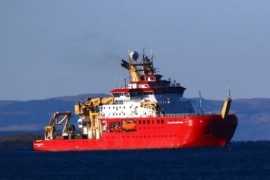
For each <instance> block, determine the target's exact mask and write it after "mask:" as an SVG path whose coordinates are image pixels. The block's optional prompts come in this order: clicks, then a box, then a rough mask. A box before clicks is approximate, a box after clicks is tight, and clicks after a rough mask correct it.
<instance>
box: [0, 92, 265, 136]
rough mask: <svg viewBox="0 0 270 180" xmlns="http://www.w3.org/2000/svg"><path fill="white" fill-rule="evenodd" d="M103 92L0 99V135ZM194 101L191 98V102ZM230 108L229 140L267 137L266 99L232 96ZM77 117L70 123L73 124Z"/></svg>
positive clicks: (207, 104) (209, 105)
mask: <svg viewBox="0 0 270 180" xmlns="http://www.w3.org/2000/svg"><path fill="white" fill-rule="evenodd" d="M105 96H108V95H106V94H83V95H78V96H65V97H55V98H50V99H44V100H31V101H1V100H0V136H4V135H7V134H8V135H10V134H18V133H19V132H25V133H27V132H30V133H31V132H40V133H42V132H43V127H44V126H45V125H46V124H48V122H49V119H50V117H51V115H52V114H53V113H54V112H56V111H71V112H74V104H75V103H77V102H79V101H84V100H86V98H88V97H105ZM196 104H198V102H197V103H196V102H195V106H196ZM222 105H223V101H215V100H203V108H204V109H205V110H206V111H220V109H221V107H222ZM194 108H195V109H196V107H194ZM231 109H232V110H233V111H235V112H236V114H237V117H238V121H239V123H238V127H237V129H236V133H235V135H234V137H233V140H235V141H239V140H269V139H270V131H269V129H270V99H266V98H254V99H236V100H233V103H232V107H231ZM77 119H78V117H76V116H75V117H73V118H72V119H71V123H74V124H76V123H77Z"/></svg>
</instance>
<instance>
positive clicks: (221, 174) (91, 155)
mask: <svg viewBox="0 0 270 180" xmlns="http://www.w3.org/2000/svg"><path fill="white" fill-rule="evenodd" d="M0 167H1V168H0V179H39V180H41V179H57V180H60V179H80V180H81V179H270V142H269V141H257V142H231V143H230V144H229V145H228V146H227V147H225V148H185V149H159V150H129V151H88V152H58V153H44V152H43V153H42V152H36V151H33V150H32V149H31V147H29V148H26V149H2V150H1V151H0Z"/></svg>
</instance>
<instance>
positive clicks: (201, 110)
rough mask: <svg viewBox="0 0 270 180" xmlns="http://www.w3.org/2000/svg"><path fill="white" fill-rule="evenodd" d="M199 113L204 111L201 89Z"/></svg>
mask: <svg viewBox="0 0 270 180" xmlns="http://www.w3.org/2000/svg"><path fill="white" fill-rule="evenodd" d="M197 113H204V109H203V108H202V95H201V91H199V107H198V110H197Z"/></svg>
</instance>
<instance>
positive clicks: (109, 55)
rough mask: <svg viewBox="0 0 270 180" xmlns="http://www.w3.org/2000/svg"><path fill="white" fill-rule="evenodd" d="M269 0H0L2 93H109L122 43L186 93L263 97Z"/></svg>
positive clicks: (124, 53) (29, 96)
mask: <svg viewBox="0 0 270 180" xmlns="http://www.w3.org/2000/svg"><path fill="white" fill-rule="evenodd" d="M269 9H270V1H269V0H258V1H254V0H238V1H235V0H221V1H216V0H204V1H201V0H170V1H156V0H136V1H131V0H117V1H110V0H98V1H94V0H78V1H72V0H38V1H37V0H27V1H21V0H1V1H0V83H1V85H0V100H22V101H26V100H34V99H46V98H52V97H58V96H72V95H79V94H86V93H109V92H110V90H112V89H113V88H117V87H120V86H121V85H123V84H124V80H123V79H124V77H127V78H128V74H127V71H126V70H125V69H123V68H122V67H121V66H120V62H121V59H126V60H127V59H128V50H136V51H138V52H139V53H141V51H142V48H144V49H145V51H146V54H148V55H150V50H153V53H154V65H155V67H156V68H158V73H160V74H162V75H163V77H164V79H169V78H171V79H172V80H176V82H179V83H181V85H182V86H183V87H185V88H187V89H186V92H185V94H184V96H185V97H187V98H193V97H198V96H199V91H201V93H202V96H203V98H206V99H213V100H223V99H224V98H225V97H226V96H227V92H228V89H230V90H231V96H232V98H233V99H242V98H270V84H269V77H270V70H269V69H270V20H269V17H270V11H269Z"/></svg>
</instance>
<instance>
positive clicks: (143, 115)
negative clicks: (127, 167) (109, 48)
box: [33, 51, 238, 151]
mask: <svg viewBox="0 0 270 180" xmlns="http://www.w3.org/2000/svg"><path fill="white" fill-rule="evenodd" d="M138 58H139V54H138V53H137V52H136V51H132V52H130V54H129V61H128V62H127V61H125V60H122V64H121V65H122V67H124V68H126V69H127V70H129V73H130V82H129V83H128V84H126V85H125V86H124V87H122V88H116V89H113V90H112V91H111V95H112V96H111V97H106V98H92V99H90V98H88V99H87V100H86V101H85V102H83V103H78V104H75V114H77V115H78V116H79V120H78V128H80V129H81V130H80V132H79V131H78V130H77V132H76V128H75V125H73V124H69V120H70V118H71V113H70V112H56V113H54V115H53V116H52V118H51V121H50V123H49V125H47V126H45V133H44V139H41V140H34V141H33V148H34V149H35V150H38V151H88V150H120V149H123V150H127V149H156V148H183V147H208V146H225V145H227V144H228V143H229V142H230V140H231V139H232V137H233V134H234V132H235V129H236V127H237V123H238V120H237V117H236V115H235V114H234V112H230V111H229V109H230V104H231V99H230V97H229V98H227V99H225V101H224V105H223V108H222V110H221V111H220V112H205V111H199V112H195V111H194V109H193V106H192V103H191V100H188V99H185V98H184V97H183V93H184V91H185V88H184V87H182V86H180V83H176V82H171V81H170V80H164V79H162V75H160V74H158V73H157V72H156V70H155V68H154V66H153V55H152V54H151V57H150V58H148V57H147V56H145V55H144V52H143V56H142V59H141V61H140V62H139V59H138ZM61 116H63V117H62V119H59V117H61ZM61 123H63V124H64V125H63V130H62V134H61V135H60V136H59V135H57V134H56V130H55V129H56V126H57V125H60V124H61Z"/></svg>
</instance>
